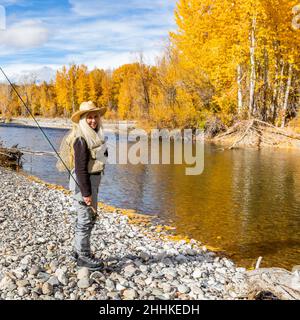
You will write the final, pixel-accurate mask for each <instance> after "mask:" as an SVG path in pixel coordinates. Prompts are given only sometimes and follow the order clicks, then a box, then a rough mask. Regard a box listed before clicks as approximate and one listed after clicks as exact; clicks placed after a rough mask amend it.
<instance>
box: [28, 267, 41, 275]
mask: <svg viewBox="0 0 300 320" xmlns="http://www.w3.org/2000/svg"><path fill="white" fill-rule="evenodd" d="M39 271H40V268H39V267H38V266H32V267H31V268H30V270H29V274H31V275H33V276H36V275H37V274H38V273H39Z"/></svg>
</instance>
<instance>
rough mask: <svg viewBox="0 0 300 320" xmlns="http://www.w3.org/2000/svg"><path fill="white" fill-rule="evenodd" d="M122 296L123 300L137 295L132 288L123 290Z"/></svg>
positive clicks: (131, 298)
mask: <svg viewBox="0 0 300 320" xmlns="http://www.w3.org/2000/svg"><path fill="white" fill-rule="evenodd" d="M123 297H124V299H125V300H133V299H134V298H136V297H137V292H136V291H135V290H134V289H126V290H124V291H123Z"/></svg>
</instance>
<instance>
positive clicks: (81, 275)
mask: <svg viewBox="0 0 300 320" xmlns="http://www.w3.org/2000/svg"><path fill="white" fill-rule="evenodd" d="M89 276H90V271H89V269H88V268H85V267H84V268H80V270H79V271H78V273H77V279H79V280H80V279H84V278H89Z"/></svg>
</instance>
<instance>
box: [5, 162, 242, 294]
mask: <svg viewBox="0 0 300 320" xmlns="http://www.w3.org/2000/svg"><path fill="white" fill-rule="evenodd" d="M0 174H1V182H2V183H1V186H0V197H1V205H0V230H1V239H0V243H1V245H0V298H1V299H79V300H86V299H103V300H106V299H145V300H147V299H150V300H151V299H171V300H173V299H179V300H186V299H238V298H245V291H246V287H247V285H246V280H245V274H246V273H245V271H246V270H245V269H243V268H236V266H235V265H234V263H233V262H232V261H230V260H229V259H227V258H224V257H219V256H217V254H216V253H214V252H210V251H208V250H207V249H206V248H205V247H203V246H202V245H201V244H200V243H199V242H197V241H195V240H190V241H189V240H188V241H185V240H180V241H175V240H174V239H172V240H168V232H167V231H166V230H164V229H163V228H162V229H161V230H160V231H158V229H157V226H155V225H152V224H151V223H150V224H149V223H148V222H145V221H143V223H139V224H136V223H132V222H133V219H130V217H128V216H127V215H124V214H122V212H120V211H119V210H111V211H110V212H109V210H106V209H105V207H104V206H100V207H99V219H98V220H97V222H96V225H95V228H94V230H93V235H92V248H93V249H94V250H95V252H96V256H98V257H99V258H101V259H103V261H104V263H105V269H104V270H103V271H102V272H94V273H91V274H90V273H88V272H86V271H87V270H85V269H81V270H79V271H78V270H77V267H76V264H75V262H74V261H73V260H72V258H71V256H70V252H71V250H72V241H73V232H74V230H73V228H74V223H75V214H74V213H73V212H72V211H71V213H70V210H71V199H70V196H69V194H68V192H66V191H65V190H62V189H56V188H49V186H47V185H46V184H43V183H41V182H37V181H33V180H32V179H29V178H28V177H26V176H24V175H21V174H18V173H16V172H13V171H9V170H6V169H3V168H0ZM142 220H143V219H142Z"/></svg>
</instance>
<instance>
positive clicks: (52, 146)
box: [0, 67, 97, 214]
mask: <svg viewBox="0 0 300 320" xmlns="http://www.w3.org/2000/svg"><path fill="white" fill-rule="evenodd" d="M0 70H1V72H2V73H3V75H4V77H5V78H6V80H7V81H8V83H9V84H10V86H11V87H12V88H13V90H14V92H15V93H16V94H17V96H18V97H19V99H20V100H21V101H22V103H23V105H24V107H25V108H26V110H27V111H28V112H29V114H30V115H31V117H32V119H33V120H34V122H35V123H36V125H37V126H38V128H39V129H40V131H41V132H42V134H43V135H44V137H45V139H46V140H47V142H48V143H49V145H50V146H51V148H52V149H53V151H54V152H55V154H56V156H57V157H58V159H59V160H60V161H61V162H62V164H63V166H64V167H65V168H66V170H67V172H68V173H69V175H70V177H71V178H72V179H73V180H74V181H75V183H76V185H77V186H78V188H79V190H80V186H79V183H78V182H77V180H76V179H75V177H74V176H73V174H72V172H71V170H70V169H69V168H68V166H67V165H66V163H65V162H64V160H63V159H62V158H61V156H60V155H59V153H58V152H57V150H56V148H55V147H54V145H53V143H52V142H51V141H50V139H49V138H48V136H47V135H46V133H45V131H44V130H43V128H42V127H41V126H40V125H39V123H38V121H37V120H36V118H35V117H34V115H33V113H32V112H31V110H30V108H29V107H28V106H27V104H26V103H25V102H24V100H23V98H22V97H21V95H20V94H19V92H18V90H17V89H16V87H15V85H14V84H13V83H12V82H11V81H10V80H9V78H8V76H7V75H6V73H5V72H4V71H3V69H2V68H1V67H0ZM80 204H82V205H85V206H87V205H86V203H85V202H84V201H81V202H80ZM88 207H89V208H91V209H92V210H93V212H94V213H95V214H96V213H97V212H96V210H95V208H94V207H93V206H88Z"/></svg>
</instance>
